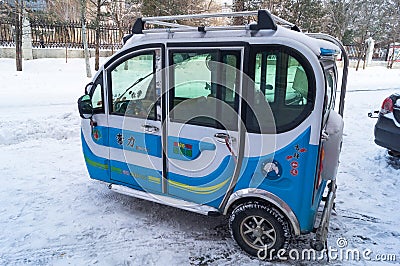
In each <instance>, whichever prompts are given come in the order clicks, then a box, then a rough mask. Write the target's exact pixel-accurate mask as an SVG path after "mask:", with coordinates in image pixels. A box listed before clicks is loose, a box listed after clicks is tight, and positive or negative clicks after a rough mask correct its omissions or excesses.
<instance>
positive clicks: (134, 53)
mask: <svg viewBox="0 0 400 266" xmlns="http://www.w3.org/2000/svg"><path fill="white" fill-rule="evenodd" d="M156 49H160V50H161V52H162V48H161V47H158V46H156V47H151V48H147V49H141V50H134V51H132V52H130V53H127V54H122V55H121V56H120V57H119V58H117V59H116V60H114V61H113V62H112V63H110V64H108V66H107V69H106V72H107V73H106V77H107V90H108V109H109V111H108V114H109V115H115V116H126V117H131V118H137V119H146V120H153V121H156V120H157V108H154V117H151V116H147V117H146V118H144V117H142V116H135V115H129V116H127V115H125V114H121V113H115V112H113V93H112V92H113V91H112V89H113V88H112V76H111V73H112V71H113V70H115V69H116V68H117V67H118V66H120V65H121V64H123V63H124V62H126V61H128V60H130V59H132V58H134V57H137V56H141V55H152V57H153V74H152V75H154V77H156V70H157V69H156V52H155V50H156ZM154 96H155V97H154V98H155V103H156V102H157V93H156V85H155V84H154Z"/></svg>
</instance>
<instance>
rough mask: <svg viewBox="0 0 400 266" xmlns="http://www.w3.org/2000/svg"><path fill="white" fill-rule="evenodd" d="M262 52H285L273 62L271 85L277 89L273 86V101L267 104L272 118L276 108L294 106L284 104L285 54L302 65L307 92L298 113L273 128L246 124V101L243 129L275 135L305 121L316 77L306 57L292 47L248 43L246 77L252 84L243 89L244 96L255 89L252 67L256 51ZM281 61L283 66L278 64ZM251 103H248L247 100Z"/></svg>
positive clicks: (248, 117) (312, 102)
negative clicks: (274, 65) (247, 70)
mask: <svg viewBox="0 0 400 266" xmlns="http://www.w3.org/2000/svg"><path fill="white" fill-rule="evenodd" d="M263 52H267V53H269V52H275V53H281V54H283V55H285V57H286V58H282V56H278V58H277V64H276V68H277V69H276V77H275V84H276V86H277V85H278V84H279V86H280V87H281V88H275V90H274V93H275V96H274V102H270V103H268V104H269V105H270V107H271V110H272V112H273V114H274V118H275V121H276V115H275V112H279V110H281V109H280V108H289V109H295V108H297V107H296V106H292V105H287V104H285V97H286V90H287V79H288V75H287V74H288V62H289V60H288V58H289V56H291V57H293V58H294V59H296V60H297V61H298V62H299V64H300V65H301V66H302V67H303V69H304V71H305V73H306V75H307V81H308V95H307V104H305V105H302V106H299V107H298V109H299V110H302V111H301V113H300V114H299V115H298V116H297V117H296V119H294V120H292V121H291V122H290V123H286V124H284V125H280V126H277V125H275V126H276V129H274V130H272V129H270V128H268V127H266V128H265V129H261V128H260V126H259V125H258V123H257V126H256V127H255V126H254V124H250V123H253V122H250V121H249V120H251V119H253V118H254V115H251V113H250V112H249V109H248V108H249V107H248V104H247V105H246V109H245V110H244V112H243V116H244V121H245V125H246V128H247V131H248V132H249V133H255V134H279V133H285V132H288V131H291V130H293V129H295V128H296V127H298V126H299V125H300V124H301V123H302V122H303V121H305V120H306V119H307V118H308V117H309V116H310V114H311V113H312V111H313V110H314V108H315V101H316V78H315V75H314V71H313V67H312V65H311V63H310V62H309V61H308V60H307V58H306V57H305V56H304V55H302V54H301V53H300V52H299V51H297V50H296V49H294V48H292V47H289V46H285V45H277V44H252V45H250V57H249V73H248V74H249V77H250V78H251V80H252V82H253V85H252V86H251V88H249V89H248V90H247V95H246V99H254V91H255V87H254V86H255V83H254V82H255V71H256V69H255V67H256V56H257V54H259V53H263ZM282 63H283V65H282ZM249 104H252V103H249Z"/></svg>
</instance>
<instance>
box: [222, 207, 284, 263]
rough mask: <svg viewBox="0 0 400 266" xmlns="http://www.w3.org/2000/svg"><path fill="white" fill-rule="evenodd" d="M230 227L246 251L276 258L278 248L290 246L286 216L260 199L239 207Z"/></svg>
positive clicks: (232, 217) (231, 217)
mask: <svg viewBox="0 0 400 266" xmlns="http://www.w3.org/2000/svg"><path fill="white" fill-rule="evenodd" d="M229 227H230V230H231V234H232V237H233V238H234V239H235V241H236V242H237V243H238V245H239V246H240V247H241V248H242V249H243V250H244V251H246V252H247V253H249V254H250V255H252V256H258V257H262V258H263V259H265V258H266V259H273V258H274V256H275V255H276V252H277V251H278V250H280V249H286V248H287V246H288V243H289V239H290V228H289V224H288V222H287V219H286V217H285V216H283V215H282V214H281V213H280V212H279V211H278V210H277V209H275V208H274V207H272V206H268V205H266V204H263V203H259V202H247V203H243V204H241V205H239V206H237V207H236V208H235V209H234V210H233V212H232V214H231V216H230V219H229ZM266 251H267V253H265V252H266Z"/></svg>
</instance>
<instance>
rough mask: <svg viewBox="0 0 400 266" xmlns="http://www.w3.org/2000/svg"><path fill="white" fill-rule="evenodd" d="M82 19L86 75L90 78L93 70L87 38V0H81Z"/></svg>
mask: <svg viewBox="0 0 400 266" xmlns="http://www.w3.org/2000/svg"><path fill="white" fill-rule="evenodd" d="M81 8H82V10H81V12H82V13H81V15H82V17H81V19H82V42H83V50H84V54H85V64H86V76H87V77H88V78H91V77H92V71H91V70H90V62H89V49H88V43H87V38H86V0H81Z"/></svg>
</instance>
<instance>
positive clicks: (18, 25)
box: [15, 0, 23, 71]
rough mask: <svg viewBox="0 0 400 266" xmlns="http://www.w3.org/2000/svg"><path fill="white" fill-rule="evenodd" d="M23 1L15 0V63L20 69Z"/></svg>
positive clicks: (20, 69)
mask: <svg viewBox="0 0 400 266" xmlns="http://www.w3.org/2000/svg"><path fill="white" fill-rule="evenodd" d="M22 5H23V3H21V4H20V3H19V0H16V1H15V64H16V67H17V71H22V9H23V6H22Z"/></svg>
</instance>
